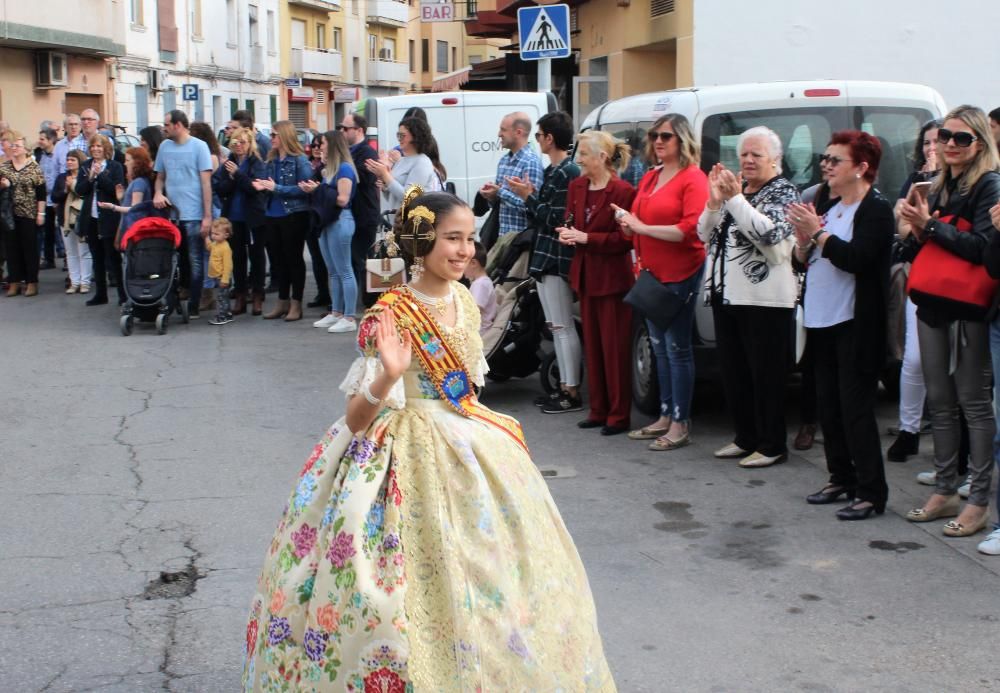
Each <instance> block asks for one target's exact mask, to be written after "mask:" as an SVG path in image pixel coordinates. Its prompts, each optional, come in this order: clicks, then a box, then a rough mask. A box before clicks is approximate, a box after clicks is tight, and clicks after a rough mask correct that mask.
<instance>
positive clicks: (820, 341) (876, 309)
mask: <svg viewBox="0 0 1000 693" xmlns="http://www.w3.org/2000/svg"><path fill="white" fill-rule="evenodd" d="M881 158H882V144H881V143H880V142H879V141H878V139H877V138H876V137H874V136H872V135H869V134H868V133H865V132H860V131H857V130H845V131H841V132H835V133H834V134H833V137H831V138H830V143H829V144H828V145H827V146H826V153H825V154H824V155H823V156H822V157H820V165H821V167H822V171H823V181H824V182H823V185H822V186H821V187H820V189H819V191H818V192H817V194H816V199H815V206H814V205H813V204H812V203H805V204H803V203H793V204H791V205H789V206H788V217H789V220H790V221H791V223H792V226H794V227H795V239H796V246H795V260H796V261H797V263H798V266H799V267H801V268H804V269H805V270H806V291H805V324H806V328H807V329H808V330H809V341H810V342H811V345H812V349H813V364H814V368H815V372H816V394H817V398H818V400H819V417H820V426H821V427H822V429H823V449H824V452H825V453H826V465H827V469H829V471H830V480H829V481H828V482H827V484H826V486H824V487H823V488H822V489H821V490H820V491H818V492H817V493H814V494H812V495H810V496H808V497H807V498H806V502H808V503H810V504H812V505H825V504H829V503H835V502H837V500H838V499H840V498H842V497H843V498H845V499H846V500H847V501H848V505H846V506H845V507H843V508H841V509H840V510H838V511H837V513H836V515H837V518H838V519H840V520H864V519H867V518H869V517H871V515H872V514H873V513H876V514H879V515H881V514H882V513H883V512H885V503H886V499H887V498H888V495H889V487H888V486H887V485H886V482H885V466H884V464H883V462H882V444H881V441H880V440H879V433H878V422H877V421H876V419H875V397H876V394H877V392H878V376H879V372H880V371H881V369H882V365H883V363H884V361H885V349H886V342H885V340H886V325H887V312H886V306H887V300H888V293H889V263H890V260H891V251H892V237H893V227H894V226H895V223H894V220H893V216H892V205H890V204H889V201H888V200H886V199H885V197H883V195H882V193H880V192H879V191H878V190H876V189H875V188H874V187H873V185H872V184H873V182H874V180H875V176H876V174H877V173H878V166H879V162H880V160H881Z"/></svg>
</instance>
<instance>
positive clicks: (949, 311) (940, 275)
mask: <svg viewBox="0 0 1000 693" xmlns="http://www.w3.org/2000/svg"><path fill="white" fill-rule="evenodd" d="M940 221H943V222H945V223H946V224H954V226H955V228H957V229H958V230H959V231H961V232H965V233H968V232H969V231H970V230H971V229H972V224H971V222H969V220H968V219H964V218H962V217H956V216H955V215H954V214H949V215H948V216H944V217H941V219H940ZM997 288H1000V281H998V280H996V279H993V278H992V277H990V275H989V274H988V273H987V272H986V268H985V267H983V266H982V265H977V264H974V263H972V262H969V261H968V260H963V259H962V258H960V257H959V256H957V255H955V254H954V253H951V252H949V251H947V250H945V249H944V248H942V247H941V246H940V245H938V244H937V243H935V242H934V240H933V239H931V240H929V241H927V242H926V243H924V245H923V247H922V248H921V249H920V252H918V253H917V257H916V258H915V259H914V260H913V266H912V268H911V269H910V277H909V279H908V280H907V282H906V293H907V294H908V295H909V297H910V300H911V301H913V302H914V303H915V304H916V305H917V306H918V307H927V308H932V309H933V310H935V311H940V312H942V313H944V314H946V315H949V316H951V317H952V318H953V319H955V320H973V321H977V322H981V321H983V320H985V319H986V317H987V316H988V314H989V312H990V309H991V308H992V307H993V298H994V296H996V293H997Z"/></svg>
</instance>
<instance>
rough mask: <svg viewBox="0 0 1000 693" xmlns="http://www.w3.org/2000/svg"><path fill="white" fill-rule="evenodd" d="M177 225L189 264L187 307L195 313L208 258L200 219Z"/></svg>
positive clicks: (199, 299)
mask: <svg viewBox="0 0 1000 693" xmlns="http://www.w3.org/2000/svg"><path fill="white" fill-rule="evenodd" d="M177 225H178V226H179V227H180V229H181V233H183V234H184V238H185V240H187V250H188V260H189V262H190V263H191V277H190V283H189V284H188V290H189V291H190V295H189V296H188V307H189V308H190V309H191V310H192V311H197V310H198V304H200V303H201V289H202V286H203V285H204V283H205V258H206V257H207V256H208V253H206V252H205V239H203V238H202V237H201V219H198V220H196V221H179V222H177Z"/></svg>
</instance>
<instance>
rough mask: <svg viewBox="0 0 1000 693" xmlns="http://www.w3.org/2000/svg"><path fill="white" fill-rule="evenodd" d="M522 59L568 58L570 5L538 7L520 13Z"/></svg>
mask: <svg viewBox="0 0 1000 693" xmlns="http://www.w3.org/2000/svg"><path fill="white" fill-rule="evenodd" d="M517 33H518V38H519V39H520V43H521V60H542V59H544V58H568V57H569V54H570V41H569V5H535V6H534V7H522V8H521V9H519V10H518V11H517Z"/></svg>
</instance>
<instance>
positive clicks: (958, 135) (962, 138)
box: [937, 128, 979, 148]
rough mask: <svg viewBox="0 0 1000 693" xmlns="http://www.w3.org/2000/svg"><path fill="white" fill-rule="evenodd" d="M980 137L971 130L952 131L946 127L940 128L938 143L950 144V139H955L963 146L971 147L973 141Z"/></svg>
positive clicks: (957, 143) (956, 142)
mask: <svg viewBox="0 0 1000 693" xmlns="http://www.w3.org/2000/svg"><path fill="white" fill-rule="evenodd" d="M978 139H979V138H978V137H976V136H975V135H973V134H972V133H971V132H952V131H951V130H945V129H944V128H939V129H938V134H937V141H938V144H948V142H949V141H951V140H954V141H955V144H956V145H958V146H959V147H962V148H965V147H971V146H972V143H973V142H975V141H976V140H978Z"/></svg>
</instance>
